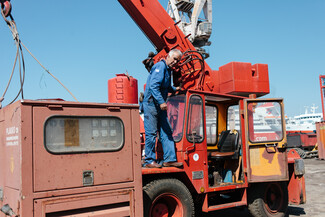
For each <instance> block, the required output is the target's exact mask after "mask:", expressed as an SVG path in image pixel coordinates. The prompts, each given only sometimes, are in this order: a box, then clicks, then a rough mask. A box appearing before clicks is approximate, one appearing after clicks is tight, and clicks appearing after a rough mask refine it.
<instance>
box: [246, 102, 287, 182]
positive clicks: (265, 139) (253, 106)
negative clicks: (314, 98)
mask: <svg viewBox="0 0 325 217" xmlns="http://www.w3.org/2000/svg"><path fill="white" fill-rule="evenodd" d="M244 113H245V115H244V117H245V118H244V121H245V124H244V125H245V135H246V136H245V140H246V144H247V145H246V153H247V177H248V182H265V181H284V180H288V159H287V154H286V148H285V147H286V142H287V139H286V132H285V119H284V116H285V115H284V109H283V100H282V99H245V100H244Z"/></svg>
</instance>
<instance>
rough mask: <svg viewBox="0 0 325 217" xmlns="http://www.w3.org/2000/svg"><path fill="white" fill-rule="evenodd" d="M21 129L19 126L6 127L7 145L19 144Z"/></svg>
mask: <svg viewBox="0 0 325 217" xmlns="http://www.w3.org/2000/svg"><path fill="white" fill-rule="evenodd" d="M18 133H19V129H18V127H7V128H6V146H16V145H19V136H18Z"/></svg>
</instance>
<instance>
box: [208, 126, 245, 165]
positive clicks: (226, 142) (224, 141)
mask: <svg viewBox="0 0 325 217" xmlns="http://www.w3.org/2000/svg"><path fill="white" fill-rule="evenodd" d="M217 147H218V150H217V151H212V152H210V153H209V157H210V158H211V159H216V160H218V159H220V160H221V159H227V158H230V159H236V158H238V153H239V133H238V131H237V130H225V131H222V132H221V133H220V136H219V141H218V144H217Z"/></svg>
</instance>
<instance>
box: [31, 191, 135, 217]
mask: <svg viewBox="0 0 325 217" xmlns="http://www.w3.org/2000/svg"><path fill="white" fill-rule="evenodd" d="M133 193H134V192H133V191H132V189H124V190H118V191H116V190H115V191H111V192H107V191H106V192H100V193H92V194H88V195H73V196H65V197H56V198H45V199H38V200H35V202H34V208H35V209H34V210H35V211H34V216H37V217H45V216H47V215H49V214H50V213H51V214H52V215H54V216H76V217H86V216H92V217H99V216H133V217H136V215H135V213H134V210H133V208H134V207H133V205H134V204H133V203H134V202H133V201H134V199H135V198H134V194H133ZM112 204H114V205H116V207H115V208H114V207H109V206H108V207H106V208H104V206H107V205H112ZM96 207H98V208H96ZM85 208H87V209H85ZM62 211H65V213H62ZM60 212H61V213H60Z"/></svg>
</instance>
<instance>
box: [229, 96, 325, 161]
mask: <svg viewBox="0 0 325 217" xmlns="http://www.w3.org/2000/svg"><path fill="white" fill-rule="evenodd" d="M316 109H317V107H315V105H313V106H311V107H310V110H309V107H306V109H305V113H304V114H300V115H296V116H294V117H293V118H291V117H287V116H285V120H286V133H287V144H288V145H287V147H288V150H289V149H295V150H296V151H297V152H298V153H299V154H300V156H301V157H302V158H307V157H314V156H316V155H317V151H314V148H315V146H316V143H317V136H316V125H315V123H316V122H320V121H322V119H323V114H322V113H316ZM280 112H281V111H280V110H279V106H277V105H276V104H272V103H267V102H266V103H260V104H258V105H257V106H256V107H255V109H254V115H253V119H254V120H253V122H254V135H253V137H252V138H251V140H255V141H269V140H272V139H273V140H275V141H276V140H278V139H279V138H280V137H282V135H280V132H282V130H281V127H282V124H281V119H280V117H281V114H280ZM231 114H233V115H231ZM231 117H233V118H231ZM228 118H229V119H228V121H230V122H231V121H234V123H235V129H236V130H240V125H239V112H238V106H234V107H233V108H230V109H229V111H228ZM228 126H230V125H228Z"/></svg>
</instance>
